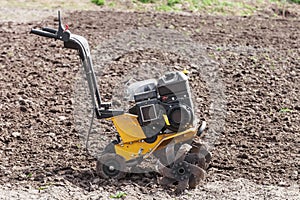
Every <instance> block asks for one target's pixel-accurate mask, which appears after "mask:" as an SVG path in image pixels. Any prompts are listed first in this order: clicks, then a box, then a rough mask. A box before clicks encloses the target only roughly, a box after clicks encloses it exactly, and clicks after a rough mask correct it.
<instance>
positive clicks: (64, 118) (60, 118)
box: [58, 116, 67, 121]
mask: <svg viewBox="0 0 300 200" xmlns="http://www.w3.org/2000/svg"><path fill="white" fill-rule="evenodd" d="M58 119H59V120H60V121H65V120H66V119H67V117H65V116H59V117H58Z"/></svg>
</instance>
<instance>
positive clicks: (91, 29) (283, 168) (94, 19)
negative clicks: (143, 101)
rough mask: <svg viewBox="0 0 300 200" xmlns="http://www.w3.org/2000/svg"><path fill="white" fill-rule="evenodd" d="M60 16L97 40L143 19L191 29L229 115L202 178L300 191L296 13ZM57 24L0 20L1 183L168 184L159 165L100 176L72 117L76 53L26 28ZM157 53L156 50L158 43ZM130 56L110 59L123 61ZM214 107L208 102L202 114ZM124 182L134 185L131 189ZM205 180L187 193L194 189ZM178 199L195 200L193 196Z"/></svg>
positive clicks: (91, 187)
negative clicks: (118, 176) (156, 170)
mask: <svg viewBox="0 0 300 200" xmlns="http://www.w3.org/2000/svg"><path fill="white" fill-rule="evenodd" d="M298 11H299V10H298ZM47 12H48V11H47ZM50 12H51V11H50ZM55 14H56V12H53V13H52V14H51V15H52V16H55ZM63 15H64V22H65V23H68V25H69V26H70V30H71V31H72V32H73V33H77V34H80V35H83V36H85V37H86V38H87V39H88V40H89V42H90V45H91V48H92V49H95V48H96V46H98V45H99V44H101V42H103V41H106V40H107V39H111V38H114V36H115V35H116V34H118V33H121V32H125V31H127V30H130V29H137V28H143V27H159V28H166V29H168V28H171V29H174V30H177V31H179V32H181V33H184V34H187V35H189V36H190V37H191V38H192V39H193V40H194V41H195V42H197V43H199V44H201V46H203V47H205V48H206V51H207V54H208V56H209V57H210V58H212V59H214V60H215V61H217V62H218V63H219V66H220V78H221V79H222V81H223V83H224V85H225V88H226V91H225V95H226V101H227V105H226V106H227V111H226V114H227V115H226V119H225V120H226V123H225V127H224V129H223V131H222V133H221V134H220V136H219V139H218V140H217V141H216V143H215V145H214V146H215V148H214V150H213V151H212V154H213V160H212V163H211V165H210V167H209V170H208V178H207V180H205V183H203V184H204V185H205V184H208V185H210V184H216V185H218V183H219V181H233V180H238V179H239V178H243V179H245V180H249V181H251V183H255V184H259V185H263V186H266V187H267V186H279V187H280V188H288V187H289V186H295V185H296V186H297V188H296V191H297V190H298V191H299V184H300V182H299V173H300V171H299V169H300V156H299V155H300V148H299V147H300V115H299V112H300V101H299V85H300V81H299V80H300V77H299V73H300V66H299V62H300V56H299V55H300V50H299V49H300V48H299V44H300V37H299V35H300V29H299V27H300V21H299V18H298V17H297V16H290V17H287V18H283V17H272V16H248V17H241V16H207V15H192V16H190V15H183V14H164V13H153V12H145V13H140V12H115V11H105V10H104V11H103V10H98V11H65V12H64V13H63ZM56 23H57V21H56V20H55V17H48V18H45V19H43V20H40V19H36V21H31V20H30V22H18V21H14V22H13V21H11V20H3V21H2V22H0V33H1V37H0V47H1V48H0V49H1V50H0V72H1V73H0V102H1V104H0V178H1V179H0V184H1V185H6V186H7V184H8V187H9V188H18V187H25V188H35V189H37V188H41V187H46V188H47V187H50V186H67V185H68V184H71V185H73V186H72V187H79V188H81V189H82V190H83V192H93V191H102V190H103V191H106V192H108V193H114V192H115V191H117V190H122V188H126V190H127V191H128V193H130V195H132V194H133V193H134V195H133V196H134V197H135V198H139V195H140V194H147V195H150V196H153V195H154V196H155V194H156V193H157V192H161V191H162V189H161V188H160V187H159V186H158V185H157V183H156V174H151V173H150V174H147V175H145V174H143V175H128V176H127V178H126V179H125V180H122V181H120V182H108V181H104V180H101V179H99V178H97V177H96V176H95V170H94V169H95V159H94V158H93V157H91V156H88V155H87V154H86V152H85V150H84V147H83V145H82V144H81V140H80V138H79V134H78V132H77V131H76V128H75V124H74V119H73V118H74V117H73V112H74V103H75V102H74V99H73V96H72V95H73V92H74V85H75V80H74V77H76V74H77V73H78V71H79V67H78V66H79V60H78V57H77V55H76V53H75V52H73V51H71V50H66V49H62V48H61V47H62V44H61V43H60V42H55V41H51V40H47V39H43V38H39V37H36V36H33V35H30V34H29V30H30V29H31V28H32V27H42V26H50V27H56ZM140 54H142V55H146V56H144V57H143V56H142V58H148V57H149V55H148V54H149V52H145V53H144V54H143V53H139V55H130V56H133V57H137V58H141V57H139V56H140ZM152 54H153V55H152V56H153V57H155V58H160V55H159V54H158V53H157V52H152ZM166 55H168V52H166ZM126 56H127V55H126ZM147 56H148V57H147ZM172 56H173V57H172ZM150 57H151V51H150ZM167 57H168V56H167ZM169 59H170V60H171V63H172V62H174V63H176V60H177V61H178V59H177V57H176V56H174V55H170V58H169ZM130 60H134V59H132V58H131V59H130ZM130 60H129V61H128V60H126V59H125V60H123V61H122V60H121V61H119V63H115V65H112V66H117V67H118V66H119V67H120V66H122V64H124V63H125V64H126V63H127V64H128V63H130ZM122 62H123V63H122ZM180 62H184V61H179V63H180ZM167 63H168V62H167ZM193 75H195V76H196V75H197V73H196V72H194V74H193ZM111 84H113V83H109V84H108V85H107V87H110V86H111ZM194 87H195V88H197V85H196V86H194ZM102 90H105V88H102ZM208 107H209V104H207V105H205V106H203V109H205V108H206V109H207V108H208ZM284 108H288V109H289V110H284ZM209 115H210V113H209V112H208V111H207V110H205V111H204V114H203V118H208V117H209ZM208 128H209V124H208ZM136 183H138V184H136ZM127 186H128V187H129V188H131V187H133V188H137V189H135V190H134V191H131V189H129V188H128V187H127ZM220 187H221V186H220ZM222 187H224V186H222ZM222 187H221V190H224V191H226V188H225V189H224V188H222ZM99 188H101V189H99ZM203 188H205V186H199V188H198V189H197V190H196V191H193V190H190V191H188V193H191V194H192V196H193V195H194V194H197V192H199V190H200V191H201V189H202V190H203ZM204 190H205V189H204ZM131 192H132V193H131ZM193 192H195V193H193ZM158 194H159V195H162V196H160V197H161V198H164V197H166V198H167V197H170V196H168V195H171V196H172V194H171V192H169V193H168V192H167V194H164V193H163V194H161V193H158ZM163 195H165V196H163ZM219 195H222V194H219ZM190 196H191V195H190ZM217 197H218V196H217ZM219 197H220V198H221V197H222V196H219ZM58 198H59V197H58ZM182 198H183V199H184V198H187V199H189V195H187V196H185V197H182ZM0 199H1V198H0ZM4 199H5V197H4ZM153 199H154V198H153ZM217 199H218V198H217Z"/></svg>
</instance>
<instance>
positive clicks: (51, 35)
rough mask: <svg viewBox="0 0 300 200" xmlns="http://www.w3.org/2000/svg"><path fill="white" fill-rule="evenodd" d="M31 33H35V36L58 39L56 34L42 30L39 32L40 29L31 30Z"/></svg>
mask: <svg viewBox="0 0 300 200" xmlns="http://www.w3.org/2000/svg"><path fill="white" fill-rule="evenodd" d="M55 32H56V31H55ZM30 33H33V34H36V35H39V36H43V37H48V38H54V39H58V38H57V35H56V34H55V33H51V32H46V31H41V30H38V29H31V31H30Z"/></svg>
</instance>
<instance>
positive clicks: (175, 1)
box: [167, 0, 181, 7]
mask: <svg viewBox="0 0 300 200" xmlns="http://www.w3.org/2000/svg"><path fill="white" fill-rule="evenodd" d="M178 3H181V1H180V0H168V2H167V5H168V6H170V7H173V6H175V4H178Z"/></svg>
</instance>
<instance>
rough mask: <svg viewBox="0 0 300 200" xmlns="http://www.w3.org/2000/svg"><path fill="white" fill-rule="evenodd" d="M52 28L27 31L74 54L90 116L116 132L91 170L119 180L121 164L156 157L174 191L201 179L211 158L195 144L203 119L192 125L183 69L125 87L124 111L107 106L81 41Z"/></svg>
mask: <svg viewBox="0 0 300 200" xmlns="http://www.w3.org/2000/svg"><path fill="white" fill-rule="evenodd" d="M58 17H59V27H58V30H54V29H51V28H43V29H42V30H37V29H32V30H31V33H33V34H37V35H40V36H43V37H48V38H54V39H58V40H61V41H63V42H64V46H65V47H66V48H70V49H76V50H78V52H79V56H80V59H81V61H82V65H83V68H84V70H85V73H86V78H87V82H88V86H89V90H90V94H91V96H92V103H93V108H94V113H95V116H96V117H97V118H98V119H104V120H111V121H112V122H113V124H114V126H115V129H116V131H117V137H116V140H114V141H112V142H110V143H109V144H108V145H107V146H106V148H105V149H104V150H103V153H102V154H101V155H98V157H97V160H98V161H97V166H96V172H97V174H99V175H100V176H101V177H103V178H115V179H120V178H123V177H124V175H125V172H126V168H128V167H135V166H137V165H138V164H140V163H141V162H142V161H143V160H144V159H145V158H148V157H149V156H151V155H154V156H155V157H156V158H157V160H158V161H157V170H158V172H160V174H161V175H162V178H161V179H160V180H159V183H160V184H161V185H169V184H173V183H176V184H177V189H176V191H177V192H181V191H183V190H184V189H186V188H188V187H190V188H195V187H196V185H197V184H199V182H200V180H202V179H204V177H205V170H206V168H207V166H208V163H209V162H210V159H211V156H210V153H209V152H208V150H207V148H206V146H205V145H204V144H203V143H201V141H200V139H199V138H200V135H201V134H202V132H203V131H204V129H205V126H206V124H205V122H202V125H201V126H200V127H199V128H198V125H197V122H196V116H195V113H194V108H193V102H192V98H191V91H190V87H189V82H188V76H187V75H186V73H185V72H179V71H174V72H168V73H166V74H164V75H162V76H161V77H160V78H159V79H157V80H156V79H148V80H144V81H139V82H135V83H132V84H130V85H128V87H127V90H126V97H125V98H124V99H126V101H128V104H129V105H132V106H131V108H130V109H129V110H128V111H126V112H125V111H123V110H113V109H111V103H107V102H102V100H101V95H100V92H99V89H98V85H97V80H96V76H95V73H94V69H93V64H92V59H91V55H90V49H89V46H88V42H87V40H86V39H85V38H84V37H82V36H79V35H75V34H72V33H71V32H70V31H69V30H67V29H65V28H64V27H63V26H62V24H61V19H60V15H59V16H58Z"/></svg>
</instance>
